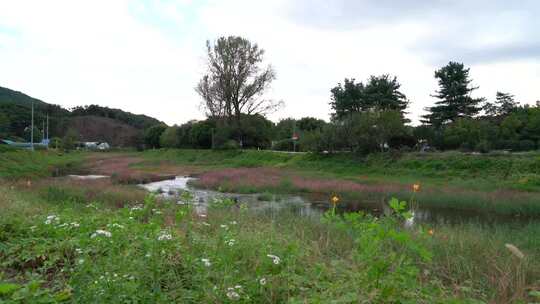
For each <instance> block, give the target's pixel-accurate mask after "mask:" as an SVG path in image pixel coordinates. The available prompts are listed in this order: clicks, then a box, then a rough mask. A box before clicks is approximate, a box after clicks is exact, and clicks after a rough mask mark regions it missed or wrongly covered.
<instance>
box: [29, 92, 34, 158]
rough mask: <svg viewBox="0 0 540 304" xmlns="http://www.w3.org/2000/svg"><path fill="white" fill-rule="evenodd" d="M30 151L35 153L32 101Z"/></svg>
mask: <svg viewBox="0 0 540 304" xmlns="http://www.w3.org/2000/svg"><path fill="white" fill-rule="evenodd" d="M30 149H32V151H34V101H33V100H32V128H31V129H30Z"/></svg>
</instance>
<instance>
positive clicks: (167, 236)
mask: <svg viewBox="0 0 540 304" xmlns="http://www.w3.org/2000/svg"><path fill="white" fill-rule="evenodd" d="M157 239H158V241H166V240H172V235H171V234H170V233H168V232H167V231H162V232H161V233H160V234H159V235H158V238H157Z"/></svg>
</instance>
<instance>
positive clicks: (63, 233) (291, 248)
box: [0, 151, 540, 303]
mask: <svg viewBox="0 0 540 304" xmlns="http://www.w3.org/2000/svg"><path fill="white" fill-rule="evenodd" d="M178 152H179V151H174V153H178ZM40 153H41V152H40ZM148 153H150V152H148ZM153 153H157V152H152V154H153ZM169 153H172V152H169ZM189 153H191V156H193V154H194V152H188V154H187V155H188V156H189V155H190V154H189ZM217 153H221V152H217ZM227 153H230V152H227ZM25 155H26V154H20V156H17V157H19V159H22V158H23V157H24V156H25ZM218 156H219V158H218ZM263 156H264V157H267V156H265V155H263ZM298 156H300V155H294V156H293V157H298ZM34 157H36V162H38V161H37V159H41V161H45V162H48V160H49V157H53V156H52V155H43V156H34ZM54 157H59V158H62V157H64V156H63V155H58V156H54ZM122 157H129V158H130V159H132V160H133V157H136V158H137V159H136V161H133V162H132V161H130V162H124V164H125V165H126V166H125V167H122V168H117V169H122V170H124V171H123V172H126V173H127V174H128V175H129V174H130V172H132V171H130V170H134V172H145V171H147V170H150V172H160V173H167V174H174V173H180V172H189V173H190V174H196V175H198V176H200V177H201V179H202V178H203V177H204V176H205V174H211V175H209V176H210V177H217V176H218V175H219V174H226V172H235V171H227V170H229V169H230V168H225V167H226V166H228V165H231V164H233V165H238V164H239V163H241V161H238V162H237V163H235V161H232V162H231V163H227V164H223V163H222V162H224V161H226V159H224V158H223V157H222V156H221V155H219V154H216V155H214V156H211V157H214V158H215V163H213V164H208V163H207V164H205V165H203V164H201V163H200V162H195V161H190V162H188V161H178V162H173V161H172V160H171V159H169V160H167V159H166V160H165V161H163V160H159V161H156V160H154V159H152V157H155V155H151V156H150V157H149V156H148V154H146V153H128V154H108V153H97V154H94V153H91V154H84V153H81V154H80V155H77V156H73V160H72V161H74V162H75V163H79V161H80V159H84V160H85V161H84V162H83V164H84V166H83V168H84V170H87V169H91V168H88V165H89V164H96V162H95V161H96V160H108V161H109V162H114V163H118V162H117V160H118V158H122ZM236 157H237V156H236ZM250 157H252V156H250ZM261 157H262V156H261ZM271 157H273V156H271ZM278 157H283V156H281V155H279V156H278ZM287 157H290V156H287ZM89 159H90V160H91V161H90V162H88V160H89ZM68 160H70V159H68V158H66V159H63V160H62V161H61V160H58V159H56V160H53V161H52V162H51V163H53V164H54V163H62V164H67V163H69V161H68ZM272 161H274V160H272ZM106 163H107V161H103V162H100V164H106ZM9 164H16V162H10V163H9ZM280 164H282V163H279V162H274V163H268V162H267V165H266V167H264V168H265V169H264V170H269V171H261V172H263V173H264V174H262V175H260V174H259V171H256V172H257V174H258V175H256V176H252V175H250V174H251V173H250V172H247V173H246V172H244V171H242V170H248V171H249V170H260V167H259V166H251V167H250V168H245V167H244V168H236V169H235V170H241V171H240V174H236V176H244V174H247V175H246V176H247V177H249V178H248V179H247V180H254V181H257V178H261V179H263V180H264V179H268V180H273V178H272V173H271V172H273V170H275V171H276V172H278V173H279V172H281V173H283V172H287V174H289V173H288V172H291V174H296V175H295V176H300V177H301V178H303V179H301V180H302V181H303V182H305V181H307V180H309V181H311V180H313V179H315V178H319V179H320V180H325V181H328V180H330V179H329V178H328V176H326V175H324V174H321V176H318V175H314V174H313V173H312V172H311V173H309V174H308V173H305V172H306V171H301V170H299V169H296V170H297V171H295V170H293V169H291V167H286V166H283V165H280ZM151 166H156V167H154V168H153V169H150V168H151ZM39 167H40V168H50V164H48V163H46V164H40V165H39ZM156 168H165V170H163V171H162V170H161V169H159V170H156ZM355 170H357V169H355ZM30 171H32V170H30ZM30 171H29V172H30ZM10 172H11V171H10ZM19 172H22V171H19ZM42 172H43V174H45V172H47V173H48V174H50V175H52V172H51V171H50V170H49V169H47V170H45V169H44V170H43V171H42ZM53 172H54V171H53ZM92 173H94V172H92ZM111 173H115V172H111ZM218 173H219V174H218ZM281 173H280V174H281ZM216 174H217V175H216ZM16 176H18V177H17V178H15V179H14V180H10V181H3V182H0V210H2V217H0V243H1V244H2V246H1V248H0V260H2V261H3V263H2V264H0V274H1V275H0V282H2V283H0V284H1V286H2V290H7V291H4V292H2V294H0V299H2V300H5V299H8V298H12V297H19V298H22V299H24V300H25V301H27V302H35V301H38V300H42V301H45V300H47V301H49V302H53V303H54V302H55V301H61V300H62V299H68V300H72V301H74V302H100V303H117V302H121V301H128V302H129V301H132V302H133V301H139V302H154V303H161V302H162V303H169V302H172V301H177V302H187V303H191V302H212V303H213V302H217V303H228V302H231V303H232V302H235V303H238V302H240V303H242V302H244V303H249V302H257V303H276V302H291V303H296V302H298V303H304V302H310V303H311V302H329V301H332V300H340V301H342V302H345V303H347V302H357V301H359V300H364V301H366V302H369V303H388V302H395V301H409V302H415V303H434V302H436V303H437V302H439V303H463V302H464V303H479V302H478V301H477V302H473V301H472V300H471V299H477V300H481V301H483V302H485V303H512V302H515V303H519V302H520V301H521V302H527V301H528V302H531V301H532V302H534V301H537V300H538V299H536V298H535V296H534V294H535V292H537V291H539V290H540V264H539V263H540V238H538V235H540V224H539V222H538V221H537V220H527V219H525V220H522V221H520V222H519V223H514V222H500V223H493V224H485V223H481V222H475V221H472V220H471V221H468V222H464V223H457V224H456V223H454V224H446V223H443V222H437V223H432V224H420V225H414V226H413V227H412V228H407V229H404V228H403V224H402V221H403V219H401V215H399V213H397V214H396V213H394V215H393V216H392V217H380V218H374V217H372V216H370V215H361V214H358V213H349V214H344V215H343V216H338V217H333V216H324V217H317V218H315V217H298V216H297V215H295V214H292V213H290V212H289V211H288V210H287V209H282V210H281V211H276V212H268V213H262V214H261V213H254V212H250V211H249V208H246V206H244V205H242V203H238V202H235V201H233V200H217V201H215V202H214V204H212V206H211V207H210V208H208V209H207V213H205V214H204V216H202V215H201V214H200V213H196V212H195V208H194V207H193V205H192V204H195V203H196V202H193V201H191V198H190V196H189V195H183V196H182V197H181V198H180V199H178V198H176V199H174V200H172V201H167V200H163V199H160V200H156V199H152V198H148V197H146V195H147V193H145V192H144V191H143V190H142V189H140V188H138V187H136V186H134V185H129V184H124V183H118V182H117V181H115V180H114V179H111V178H106V179H98V180H77V179H75V180H74V179H70V178H67V177H60V178H45V177H42V178H38V177H34V179H33V180H32V182H31V183H28V182H27V180H26V179H25V178H21V176H22V175H21V174H18V175H16ZM257 176H260V177H257ZM264 177H266V178H264ZM222 178H224V177H222ZM347 180H348V179H346V178H343V179H334V181H333V182H332V183H333V184H327V186H329V187H330V188H332V187H336V188H339V187H340V186H339V185H342V186H341V187H349V186H348V185H347V183H346V182H345V181H347ZM240 181H241V179H239V183H240ZM278 181H279V179H278ZM292 181H294V179H292ZM349 181H350V182H352V183H354V185H356V182H355V181H354V180H349ZM315 185H317V186H320V185H321V184H315ZM368 185H370V184H368ZM396 185H398V186H406V187H407V190H408V191H409V192H410V190H409V187H410V185H402V184H399V183H396ZM304 187H306V185H304ZM355 187H356V186H355ZM425 187H427V186H424V185H422V186H421V189H420V192H417V193H416V195H420V194H421V193H422V192H423V191H426V189H425ZM359 190H362V189H359ZM359 192H362V191H359ZM324 195H326V194H324ZM178 200H181V201H182V204H177V201H178ZM418 200H419V199H418ZM419 201H420V200H419ZM261 203H264V202H261ZM341 203H344V202H342V201H340V204H341ZM108 233H110V236H108V235H109V234H108ZM506 244H512V245H513V246H515V248H517V250H518V251H515V250H514V249H512V250H514V253H513V251H511V250H509V249H508V248H507V247H506V246H505V245H506ZM511 248H514V247H511ZM521 254H522V255H523V256H521ZM125 257H129V259H126V258H125ZM276 257H277V258H276ZM276 261H277V262H276ZM262 282H264V283H262ZM237 286H241V287H239V288H237ZM230 288H232V290H231V289H230Z"/></svg>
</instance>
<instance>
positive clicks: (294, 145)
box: [291, 120, 296, 152]
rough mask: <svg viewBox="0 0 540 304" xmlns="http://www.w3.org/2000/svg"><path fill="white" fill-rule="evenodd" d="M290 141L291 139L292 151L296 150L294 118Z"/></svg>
mask: <svg viewBox="0 0 540 304" xmlns="http://www.w3.org/2000/svg"><path fill="white" fill-rule="evenodd" d="M291 138H292V141H293V152H296V120H295V121H294V124H293V132H292V136H291Z"/></svg>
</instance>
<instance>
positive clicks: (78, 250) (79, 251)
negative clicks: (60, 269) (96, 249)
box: [75, 248, 83, 254]
mask: <svg viewBox="0 0 540 304" xmlns="http://www.w3.org/2000/svg"><path fill="white" fill-rule="evenodd" d="M75 252H77V253H78V254H81V253H83V251H82V249H80V248H76V249H75Z"/></svg>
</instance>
